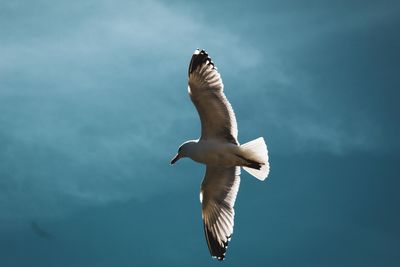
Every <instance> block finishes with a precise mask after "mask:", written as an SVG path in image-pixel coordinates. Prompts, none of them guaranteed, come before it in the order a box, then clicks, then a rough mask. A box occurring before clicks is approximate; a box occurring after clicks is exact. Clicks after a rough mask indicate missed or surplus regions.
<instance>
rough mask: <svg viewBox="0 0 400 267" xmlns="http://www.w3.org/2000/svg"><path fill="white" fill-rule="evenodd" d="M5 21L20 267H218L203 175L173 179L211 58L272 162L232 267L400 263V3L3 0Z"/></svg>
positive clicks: (188, 166) (3, 173)
mask: <svg viewBox="0 0 400 267" xmlns="http://www.w3.org/2000/svg"><path fill="white" fill-rule="evenodd" d="M0 25H1V27H0V58H1V61H0V147H1V149H0V178H1V179H0V211H1V212H0V236H1V237H2V238H0V264H1V265H2V266H3V265H4V266H27V265H28V263H29V264H31V266H56V265H57V266H159V265H164V266H188V265H189V266H208V265H215V264H217V263H216V262H213V261H212V260H211V259H210V258H209V255H208V251H207V247H206V242H205V240H204V237H203V232H202V231H203V230H202V226H201V215H200V205H199V202H198V193H199V192H198V191H199V185H200V182H201V179H202V176H203V167H202V166H200V165H197V164H195V163H193V162H190V161H188V160H186V161H181V162H179V164H177V165H176V166H174V167H171V166H169V160H170V158H171V157H172V156H173V155H174V153H176V149H177V147H178V145H179V144H180V143H182V142H183V141H185V140H187V139H193V138H197V137H198V136H199V120H198V116H197V114H196V111H195V109H194V107H193V106H192V103H191V102H190V100H189V98H188V96H187V67H188V63H189V61H190V57H191V53H192V52H193V51H194V50H195V49H196V48H205V49H206V50H207V51H208V52H209V53H210V55H211V57H212V58H213V60H214V61H215V63H216V65H217V67H218V69H219V70H220V73H221V75H222V78H223V81H224V85H225V92H226V95H227V97H228V98H229V99H230V101H231V103H232V105H233V107H234V109H235V111H236V114H237V120H238V124H239V140H240V141H241V142H242V143H244V142H246V141H249V140H252V139H254V138H256V137H258V136H264V137H265V139H266V141H267V145H268V147H269V151H270V160H271V175H270V177H269V178H268V179H267V180H266V181H265V182H264V183H261V182H259V181H256V180H255V179H253V178H252V177H250V176H249V175H248V174H247V173H243V175H242V185H241V190H240V191H239V196H238V202H237V204H236V214H237V217H236V224H235V234H234V236H233V239H232V242H231V245H230V247H229V250H228V254H227V261H226V262H225V263H224V264H227V265H229V266H243V265H244V264H246V266H261V265H264V264H265V265H270V266H293V265H300V266H321V265H322V266H338V265H340V266H377V265H379V266H397V265H398V264H399V262H400V258H399V255H398V253H397V250H396V247H397V248H398V246H399V240H400V233H399V230H398V227H397V226H398V225H399V223H400V216H399V214H398V211H397V206H398V205H397V204H398V203H399V200H400V197H399V196H398V193H397V191H396V188H398V187H399V185H400V183H399V181H398V170H397V165H398V160H399V150H400V146H399V141H398V136H399V134H400V129H399V128H400V127H399V123H398V115H396V114H400V110H399V109H400V108H399V105H398V99H399V92H398V88H399V87H400V76H399V75H398V73H399V64H398V62H399V61H400V53H399V50H400V37H399V35H398V33H397V32H398V28H399V26H400V4H399V3H397V1H380V2H377V1H368V2H366V1H335V2H331V1H318V2H315V1H258V2H257V1H246V2H245V3H242V2H229V1H219V2H218V3H215V2H214V1H205V2H193V3H190V2H187V1H168V2H167V1H164V2H162V1H135V2H133V1H123V0H119V1H104V0H101V1H84V2H83V3H82V2H76V3H71V2H70V1H44V0H39V1H34V2H32V1H1V2H0ZM32 222H35V223H36V224H38V225H40V226H41V227H43V229H46V231H48V232H49V233H50V234H51V236H52V237H53V238H52V239H50V240H47V239H43V238H40V237H39V236H37V235H35V234H34V232H32V229H31V227H30V225H31V223H32Z"/></svg>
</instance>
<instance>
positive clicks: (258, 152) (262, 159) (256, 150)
mask: <svg viewBox="0 0 400 267" xmlns="http://www.w3.org/2000/svg"><path fill="white" fill-rule="evenodd" d="M241 148H242V149H243V156H244V157H245V158H246V159H250V160H252V161H255V162H258V163H260V164H261V168H260V169H259V170H257V169H253V168H249V167H244V166H243V169H244V170H245V171H247V172H248V173H250V174H251V175H253V176H254V177H256V178H257V179H259V180H261V181H264V180H265V178H267V176H268V174H269V162H268V150H267V145H266V144H265V141H264V138H262V137H259V138H257V139H254V140H252V141H250V142H247V143H246V144H243V145H241Z"/></svg>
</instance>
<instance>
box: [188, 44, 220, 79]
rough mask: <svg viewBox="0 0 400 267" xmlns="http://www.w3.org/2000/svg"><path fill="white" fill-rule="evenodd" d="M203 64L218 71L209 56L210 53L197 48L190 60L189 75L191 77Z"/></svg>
mask: <svg viewBox="0 0 400 267" xmlns="http://www.w3.org/2000/svg"><path fill="white" fill-rule="evenodd" d="M203 64H209V65H212V67H213V68H214V69H216V67H215V65H214V62H212V60H211V58H210V57H209V56H208V53H207V52H206V51H205V50H204V49H202V50H200V49H199V48H197V49H196V50H195V51H194V53H193V56H192V59H191V60H190V64H189V73H188V74H189V75H190V73H192V72H193V71H195V70H196V69H197V68H198V67H199V66H201V65H203Z"/></svg>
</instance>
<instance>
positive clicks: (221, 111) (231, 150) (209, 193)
mask: <svg viewBox="0 0 400 267" xmlns="http://www.w3.org/2000/svg"><path fill="white" fill-rule="evenodd" d="M188 74H189V86H188V92H189V96H190V99H191V100H192V102H193V104H194V105H195V107H196V109H197V112H198V113H199V117H200V121H201V137H200V139H198V140H189V141H186V142H184V143H183V144H182V145H181V146H180V147H179V149H178V153H177V154H176V155H175V157H174V158H173V159H172V160H171V165H173V164H175V163H176V162H177V161H178V160H179V159H181V158H185V157H188V158H190V159H192V160H194V161H196V162H199V163H202V164H204V165H206V173H205V176H204V179H203V182H202V184H201V189H200V202H201V209H202V219H203V227H204V233H205V237H206V241H207V245H208V249H209V251H210V254H211V256H212V257H213V258H217V259H218V260H221V261H222V260H224V258H225V253H226V250H227V248H228V242H229V241H230V238H231V236H232V233H233V225H234V222H233V220H234V215H235V211H234V204H235V200H236V195H237V193H238V190H239V184H240V167H243V169H244V170H246V171H247V172H249V173H250V174H251V175H253V176H254V177H256V178H257V179H259V180H261V181H263V180H265V178H267V176H268V174H269V163H268V150H267V146H266V144H265V141H264V138H262V137H259V138H257V139H255V140H253V141H250V142H248V143H245V144H243V145H240V144H239V142H238V128H237V123H236V117H235V113H234V112H233V109H232V106H231V104H230V103H229V101H228V99H227V98H226V96H225V94H224V91H223V89H224V86H223V83H222V79H221V76H220V74H219V73H218V70H217V68H216V67H215V65H214V62H213V61H212V60H211V58H210V57H209V56H208V54H207V52H206V51H204V50H199V49H196V50H195V51H194V53H193V56H192V59H191V61H190V64H189V73H188Z"/></svg>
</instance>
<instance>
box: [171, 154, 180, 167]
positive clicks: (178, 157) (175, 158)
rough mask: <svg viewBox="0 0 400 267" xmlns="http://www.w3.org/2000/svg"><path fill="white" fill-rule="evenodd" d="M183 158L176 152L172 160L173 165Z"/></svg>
mask: <svg viewBox="0 0 400 267" xmlns="http://www.w3.org/2000/svg"><path fill="white" fill-rule="evenodd" d="M180 158H181V155H179V153H178V154H176V155H175V157H174V158H173V159H172V160H171V165H174V164H175V162H177V161H178V160H179V159H180Z"/></svg>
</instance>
